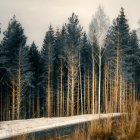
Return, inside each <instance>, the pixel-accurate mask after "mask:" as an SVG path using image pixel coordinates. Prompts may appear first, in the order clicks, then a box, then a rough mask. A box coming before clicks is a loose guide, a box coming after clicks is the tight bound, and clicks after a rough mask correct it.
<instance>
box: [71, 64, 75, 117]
mask: <svg viewBox="0 0 140 140" xmlns="http://www.w3.org/2000/svg"><path fill="white" fill-rule="evenodd" d="M71 115H74V66H73V65H71Z"/></svg>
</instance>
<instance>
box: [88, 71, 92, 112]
mask: <svg viewBox="0 0 140 140" xmlns="http://www.w3.org/2000/svg"><path fill="white" fill-rule="evenodd" d="M87 93H88V94H87V95H88V98H87V99H88V100H87V103H88V105H87V107H88V108H87V110H88V113H90V102H91V100H90V79H89V69H88V81H87Z"/></svg>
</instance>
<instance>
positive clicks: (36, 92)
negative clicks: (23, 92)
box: [29, 42, 42, 117]
mask: <svg viewBox="0 0 140 140" xmlns="http://www.w3.org/2000/svg"><path fill="white" fill-rule="evenodd" d="M29 60H30V63H31V70H32V73H33V75H32V78H31V84H32V95H31V98H32V105H31V106H32V107H31V108H32V111H31V112H32V115H35V114H36V115H35V116H37V117H40V104H41V102H40V98H42V95H40V94H41V92H40V90H41V80H42V78H41V72H42V65H41V56H40V53H39V51H38V48H37V46H36V45H35V43H34V42H33V43H32V44H31V47H30V50H29Z"/></svg>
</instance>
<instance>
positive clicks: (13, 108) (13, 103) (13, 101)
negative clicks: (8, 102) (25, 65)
mask: <svg viewBox="0 0 140 140" xmlns="http://www.w3.org/2000/svg"><path fill="white" fill-rule="evenodd" d="M14 119H15V81H14V80H12V120H14Z"/></svg>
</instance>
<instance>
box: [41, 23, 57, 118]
mask: <svg viewBox="0 0 140 140" xmlns="http://www.w3.org/2000/svg"><path fill="white" fill-rule="evenodd" d="M54 45H55V37H54V31H53V28H52V26H51V25H50V27H49V31H48V32H47V33H46V36H45V39H44V44H43V48H42V50H41V56H42V62H43V65H44V68H43V77H44V79H43V82H44V90H45V91H46V113H45V115H46V116H48V117H50V116H52V103H53V102H52V96H53V87H52V72H53V61H54V58H55V54H54Z"/></svg>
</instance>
